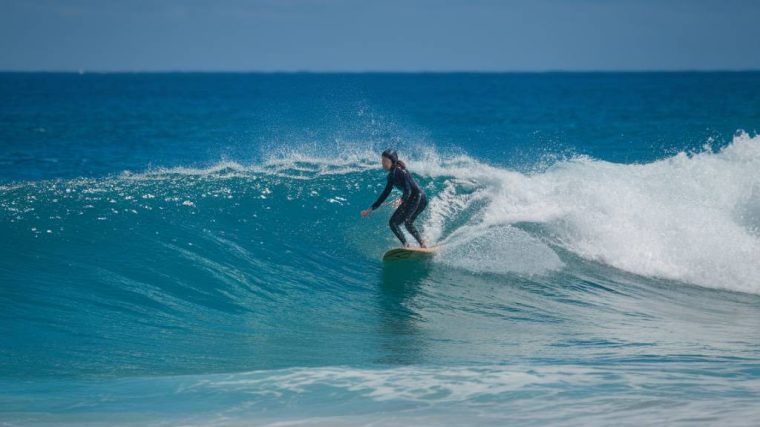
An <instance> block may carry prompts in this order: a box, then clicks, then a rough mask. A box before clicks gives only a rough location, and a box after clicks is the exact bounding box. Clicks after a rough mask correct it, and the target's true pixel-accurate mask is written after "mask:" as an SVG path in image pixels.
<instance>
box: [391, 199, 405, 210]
mask: <svg viewBox="0 0 760 427" xmlns="http://www.w3.org/2000/svg"><path fill="white" fill-rule="evenodd" d="M402 201H403V200H401V199H396V200H394V201H393V203H391V206H393V207H394V208H397V207H399V206H401V202H402Z"/></svg>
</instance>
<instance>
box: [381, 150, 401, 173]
mask: <svg viewBox="0 0 760 427" xmlns="http://www.w3.org/2000/svg"><path fill="white" fill-rule="evenodd" d="M382 159H383V169H385V170H389V169H390V168H392V167H393V166H394V165H395V164H396V163H398V154H396V150H391V149H390V148H389V149H387V150H385V151H383V154H382Z"/></svg>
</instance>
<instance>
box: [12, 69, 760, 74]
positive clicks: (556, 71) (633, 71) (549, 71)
mask: <svg viewBox="0 0 760 427" xmlns="http://www.w3.org/2000/svg"><path fill="white" fill-rule="evenodd" d="M754 72H760V68H734V69H732V68H715V69H689V68H684V69H619V70H615V69H610V70H605V69H601V70H600V69H577V70H572V69H571V70H566V69H546V70H464V69H463V70H369V69H368V70H171V69H166V70H119V69H113V70H107V69H106V70H87V69H76V70H74V69H61V70H55V69H51V70H35V69H28V70H24V69H0V73H2V74H11V73H17V74H21V73H28V74H615V73H620V74H636V73H641V74H644V73H673V74H676V73H754Z"/></svg>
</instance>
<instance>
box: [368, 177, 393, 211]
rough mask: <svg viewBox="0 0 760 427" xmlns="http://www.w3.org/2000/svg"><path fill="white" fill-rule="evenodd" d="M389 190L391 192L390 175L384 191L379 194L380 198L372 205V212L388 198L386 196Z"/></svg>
mask: <svg viewBox="0 0 760 427" xmlns="http://www.w3.org/2000/svg"><path fill="white" fill-rule="evenodd" d="M391 190H393V178H391V175H390V174H388V183H387V184H385V189H384V190H383V192H382V193H380V197H378V198H377V200H376V201H375V203H373V204H372V210H373V211H374V210H375V209H377V208H379V207H380V205H382V204H383V202H384V201H385V199H387V198H388V195H389V194H391Z"/></svg>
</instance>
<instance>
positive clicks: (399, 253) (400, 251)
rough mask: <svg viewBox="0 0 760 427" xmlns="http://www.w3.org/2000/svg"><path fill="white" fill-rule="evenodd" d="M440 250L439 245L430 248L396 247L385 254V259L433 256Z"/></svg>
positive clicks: (398, 259)
mask: <svg viewBox="0 0 760 427" xmlns="http://www.w3.org/2000/svg"><path fill="white" fill-rule="evenodd" d="M437 250H438V247H437V246H433V247H430V248H396V249H391V250H389V251H388V252H386V253H385V255H383V261H400V260H407V259H408V260H413V259H427V258H432V257H433V255H435V253H436V251H437Z"/></svg>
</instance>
